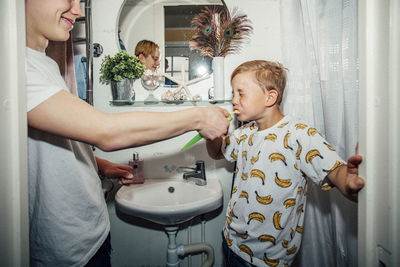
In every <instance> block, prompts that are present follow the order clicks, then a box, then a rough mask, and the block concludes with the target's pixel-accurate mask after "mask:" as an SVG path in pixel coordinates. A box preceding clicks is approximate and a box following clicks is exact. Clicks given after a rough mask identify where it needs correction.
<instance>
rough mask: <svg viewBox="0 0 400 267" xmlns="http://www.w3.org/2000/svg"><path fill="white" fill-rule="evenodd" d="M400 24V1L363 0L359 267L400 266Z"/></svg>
mask: <svg viewBox="0 0 400 267" xmlns="http://www.w3.org/2000/svg"><path fill="white" fill-rule="evenodd" d="M399 25H400V3H399V1H396V0H391V1H380V0H362V1H359V59H360V70H359V81H360V90H359V91H360V105H359V120H360V121H359V122H360V123H359V125H360V130H359V140H360V154H361V155H364V162H365V164H363V165H362V166H361V169H360V171H361V176H362V177H365V178H366V187H365V190H363V191H362V193H361V194H360V197H359V212H358V220H359V228H358V237H359V256H358V259H359V266H367V267H368V266H371V267H372V266H378V265H379V266H399V265H400V243H399V242H400V233H399V230H400V229H399V228H400V210H399V201H400V197H399V191H400V182H399V179H398V176H399V156H400V155H399V149H400V144H399V141H398V139H399V137H398V133H399V130H400V124H399V118H400V110H399V103H398V102H399V100H400V97H399V87H400V78H399V73H400V53H399V49H400V26H399ZM379 262H380V263H381V264H379Z"/></svg>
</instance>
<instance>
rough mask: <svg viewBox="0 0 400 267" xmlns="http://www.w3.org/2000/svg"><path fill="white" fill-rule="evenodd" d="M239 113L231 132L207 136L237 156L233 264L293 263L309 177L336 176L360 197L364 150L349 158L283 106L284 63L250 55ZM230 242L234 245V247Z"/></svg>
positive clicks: (237, 101) (237, 94) (236, 99)
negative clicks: (282, 109)
mask: <svg viewBox="0 0 400 267" xmlns="http://www.w3.org/2000/svg"><path fill="white" fill-rule="evenodd" d="M231 84H232V88H233V99H232V105H233V108H234V110H235V111H236V112H237V118H238V120H239V121H250V122H249V123H247V124H245V125H244V126H242V127H240V128H239V129H236V130H235V131H234V132H233V133H232V134H231V135H229V136H227V137H225V138H224V139H223V138H219V139H215V140H214V141H210V140H207V143H206V144H207V151H208V153H209V155H210V157H212V158H213V159H221V158H223V157H225V158H226V159H227V160H229V161H237V168H236V170H235V173H236V179H235V181H234V187H233V192H232V197H231V200H230V202H229V205H228V208H227V211H226V223H225V226H224V229H223V234H224V239H225V240H224V254H225V260H226V261H227V266H236V265H237V266H250V264H249V263H251V264H252V265H256V266H289V265H290V264H291V262H292V261H293V259H294V256H295V255H296V253H297V251H298V249H299V246H300V243H301V238H302V229H303V221H304V210H305V204H306V192H307V180H306V177H309V178H310V179H311V180H312V181H313V182H316V183H319V184H320V186H321V188H322V189H323V190H329V189H330V188H331V183H333V185H335V186H336V187H338V188H339V190H340V191H341V192H342V193H343V195H345V196H346V197H348V198H350V199H352V200H356V197H357V192H358V191H359V190H360V189H361V188H362V187H363V185H364V182H363V180H362V179H361V178H360V177H358V165H359V164H360V163H361V160H362V158H361V156H353V157H350V158H349V160H348V163H347V165H345V163H344V162H343V160H342V159H341V158H340V157H339V156H338V155H337V153H336V152H335V150H334V148H333V147H331V146H330V145H329V144H328V143H327V142H326V141H325V140H324V139H323V138H322V136H321V135H320V134H319V133H318V131H317V130H316V129H315V128H312V127H310V126H309V124H307V123H305V122H303V121H301V120H298V119H295V118H293V117H291V116H285V115H283V114H282V113H281V112H280V109H279V104H280V102H281V100H282V95H283V90H284V88H285V85H286V72H285V69H284V67H283V66H282V65H281V64H279V63H273V62H268V61H263V60H255V61H249V62H245V63H243V64H241V65H240V66H239V67H237V68H236V69H235V70H234V71H233V73H232V76H231ZM228 247H229V248H228Z"/></svg>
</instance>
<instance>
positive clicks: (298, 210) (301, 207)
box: [297, 204, 304, 214]
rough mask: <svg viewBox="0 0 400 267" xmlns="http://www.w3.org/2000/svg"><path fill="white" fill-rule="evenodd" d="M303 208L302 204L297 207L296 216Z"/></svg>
mask: <svg viewBox="0 0 400 267" xmlns="http://www.w3.org/2000/svg"><path fill="white" fill-rule="evenodd" d="M303 206H304V204H301V205H300V206H298V207H297V214H299V213H300V212H302V211H303Z"/></svg>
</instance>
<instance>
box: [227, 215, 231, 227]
mask: <svg viewBox="0 0 400 267" xmlns="http://www.w3.org/2000/svg"><path fill="white" fill-rule="evenodd" d="M226 222H227V223H228V225H231V223H232V219H231V217H229V216H226Z"/></svg>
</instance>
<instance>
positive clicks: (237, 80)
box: [232, 72, 268, 121]
mask: <svg viewBox="0 0 400 267" xmlns="http://www.w3.org/2000/svg"><path fill="white" fill-rule="evenodd" d="M232 89H233V98H232V105H233V109H234V110H238V111H239V112H240V113H238V114H237V119H238V120H239V121H251V120H255V121H258V120H261V119H263V118H264V116H265V111H266V101H267V98H268V92H265V91H264V90H263V89H262V88H260V86H259V85H258V84H257V83H256V81H255V77H254V73H253V72H243V73H239V74H237V75H236V76H235V77H234V78H233V80H232Z"/></svg>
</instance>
